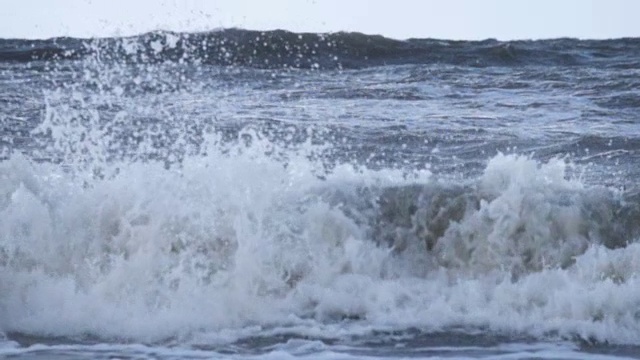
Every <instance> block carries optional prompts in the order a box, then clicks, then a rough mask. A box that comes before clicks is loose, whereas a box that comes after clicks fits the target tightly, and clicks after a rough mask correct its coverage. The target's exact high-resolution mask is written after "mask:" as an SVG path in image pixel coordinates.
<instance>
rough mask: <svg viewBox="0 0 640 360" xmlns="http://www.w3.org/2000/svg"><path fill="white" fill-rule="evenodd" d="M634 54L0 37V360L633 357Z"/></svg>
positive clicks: (637, 338)
mask: <svg viewBox="0 0 640 360" xmlns="http://www.w3.org/2000/svg"><path fill="white" fill-rule="evenodd" d="M305 44H306V45H305ZM316 45H317V46H316ZM637 47H638V40H637V39H620V40H607V41H578V40H571V39H561V40H549V41H535V42H509V43H502V42H496V41H484V42H452V41H436V40H407V41H396V40H390V39H384V38H381V37H376V36H366V35H362V34H346V33H337V34H325V35H315V34H292V33H287V32H283V31H275V32H266V33H258V32H251V31H244V30H224V31H219V32H212V33H198V34H173V33H152V34H145V35H141V36H138V37H132V38H120V39H93V40H78V39H52V40H44V41H23V40H1V41H0V54H1V55H0V58H1V59H2V60H1V61H0V84H1V85H0V104H1V105H2V106H0V354H5V355H8V356H13V355H15V354H18V353H20V352H21V351H27V352H29V351H32V352H37V351H39V350H38V349H41V348H40V347H38V346H40V345H38V346H35V347H28V346H29V345H32V344H34V343H45V344H48V345H41V346H45V347H46V346H49V347H47V349H49V350H50V351H53V353H55V352H56V351H65V349H66V348H65V346H71V347H72V348H73V349H80V350H78V351H81V352H82V351H89V352H93V351H95V352H96V353H99V354H102V355H100V356H103V355H104V352H102V353H101V351H111V350H108V349H111V347H113V346H115V347H118V346H122V347H123V348H122V349H123V350H122V351H124V353H126V354H129V353H131V354H132V355H131V357H135V356H137V355H135V354H136V352H140V354H142V353H144V354H147V355H148V356H149V357H152V356H154V355H153V353H154V351H155V350H153V349H156V348H155V346H161V347H162V346H164V347H169V348H171V349H169V350H170V351H169V350H167V351H169V353H168V355H167V357H168V358H171V357H172V356H174V355H175V352H176V351H182V349H184V348H189V349H192V350H193V351H194V352H193V353H188V354H187V353H185V354H186V355H184V356H186V357H189V356H192V357H204V356H205V355H203V354H205V353H204V352H203V353H197V351H200V350H202V351H213V352H214V353H216V354H217V355H215V356H218V357H224V354H227V353H231V354H234V355H238V354H240V355H243V354H244V355H246V354H249V355H247V356H253V355H255V354H256V353H258V354H259V355H260V356H263V355H264V356H274V357H277V356H276V355H278V354H279V355H283V354H284V355H292V354H293V355H295V356H307V355H309V354H316V355H317V354H321V355H323V356H325V355H326V356H327V357H332V356H334V355H335V356H337V357H339V356H341V354H342V355H344V354H345V353H347V354H348V355H349V356H351V355H353V356H356V355H358V354H369V355H371V356H372V357H375V356H378V355H379V353H378V352H376V351H382V350H381V349H382V348H384V349H383V350H384V351H388V352H385V354H389V355H388V356H398V357H401V356H404V357H408V356H417V355H416V354H420V355H421V356H422V355H424V356H444V357H446V356H451V353H448V352H446V351H449V350H446V349H451V347H453V348H455V349H456V350H455V351H460V352H459V353H455V354H456V356H458V355H459V356H476V355H477V354H478V353H476V352H474V351H487V353H486V354H487V357H492V356H499V355H501V354H502V355H504V354H511V355H513V353H512V350H509V349H511V348H509V349H507V350H505V348H504V347H500V346H502V345H500V344H502V343H504V342H506V343H510V344H512V343H518V344H520V345H518V346H521V347H518V349H522V354H525V355H522V356H531V352H533V353H536V354H538V355H540V356H541V357H545V356H546V357H554V356H555V357H562V356H565V357H580V356H578V355H576V353H579V354H587V353H588V352H590V351H591V352H593V351H595V352H608V353H611V352H612V351H622V350H620V349H623V350H624V349H629V354H631V355H632V356H636V355H637V353H639V350H638V349H640V312H639V311H638V309H639V305H640V280H639V279H640V263H638V261H637V259H638V258H639V257H640V243H639V242H638V240H639V239H640V187H639V186H638V182H637V179H638V178H639V177H640V167H639V166H638V164H639V162H638V161H639V160H640V128H639V126H638V124H639V123H640V122H639V121H638V112H637V109H638V101H637V99H638V98H639V96H640V93H639V91H640V90H639V89H640V82H639V80H638V79H640V76H639V75H640V67H638V66H637V64H635V63H634V61H637V56H636V55H634V54H636V52H637ZM266 60H268V61H266ZM315 64H318V65H315ZM105 342H106V343H108V344H103V343H105ZM538 342H541V343H543V344H545V345H544V346H551V345H553V346H556V345H557V346H559V347H557V348H553V349H556V350H553V349H551V350H549V349H550V348H549V347H543V348H535V349H534V347H535V346H534V345H532V343H538ZM558 342H560V345H558ZM523 343H524V345H523ZM550 343H551V345H549V344H550ZM128 344H146V345H144V346H143V345H139V347H137V346H138V345H135V346H134V345H131V346H129V345H128ZM363 344H364V345H363ZM398 344H405V345H406V346H407V348H406V349H404V350H402V349H401V348H400V347H398V346H396V345H398ZM567 344H569V345H567ZM378 345H379V347H378ZM614 345H615V346H614ZM619 345H625V346H626V347H625V346H619ZM74 346H76V347H74ZM147 346H148V347H147ZM536 346H537V345H536ZM608 346H610V347H608ZM616 346H619V347H616ZM362 347H365V349H364V350H363V349H362ZM507 347H508V346H507ZM567 347H568V348H567ZM478 348H481V350H478ZM83 349H84V350H83ZM101 349H102V350H101ZM104 349H107V350H104ZM150 349H152V350H150ZM345 349H347V350H345ZM425 349H426V350H425ZM558 349H559V350H558ZM185 351H186V350H185ZM434 351H435V352H434ZM452 351H453V350H452ZM465 351H466V352H465ZM513 351H515V350H513ZM539 351H540V352H539ZM544 351H549V352H544ZM554 351H560V352H561V353H562V354H565V355H562V356H561V355H559V353H557V352H554ZM624 351H626V350H624ZM149 354H151V355H149ZM172 354H174V355H172ZM207 354H209V353H207ZM434 354H435V355H434ZM474 354H475V355H474ZM526 354H528V355H526ZM544 354H546V355H544ZM549 354H551V355H549ZM554 354H555V355H554ZM625 354H626V353H625ZM147 355H145V356H147ZM240 355H238V356H240ZM591 355H593V354H591ZM120 356H121V357H124V356H123V354H120ZM127 356H128V355H127ZM140 356H142V355H140ZM175 356H178V355H175ZM206 356H208V355H206ZM215 356H213V355H212V357H215ZM256 356H258V355H256ZM518 356H520V355H518ZM240 357H241V356H240Z"/></svg>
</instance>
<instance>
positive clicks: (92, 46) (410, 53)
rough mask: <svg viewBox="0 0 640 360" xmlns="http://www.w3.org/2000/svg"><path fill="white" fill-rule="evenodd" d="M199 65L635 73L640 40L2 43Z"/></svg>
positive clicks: (205, 38)
mask: <svg viewBox="0 0 640 360" xmlns="http://www.w3.org/2000/svg"><path fill="white" fill-rule="evenodd" d="M98 53H99V54H100V56H102V57H103V59H104V60H112V61H115V60H119V61H128V62H156V63H161V62H183V61H187V62H194V63H200V64H213V65H233V66H251V67H257V68H267V69H281V68H310V69H336V68H344V69H357V68H364V67H370V66H382V65H408V64H423V65H424V64H449V65H460V66H477V67H485V66H518V65H540V66H553V65H563V66H602V65H605V66H610V67H614V68H636V67H638V65H639V63H638V58H640V41H639V40H638V39H633V38H628V39H615V40H586V41H585V40H576V39H556V40H537V41H507V42H504V41H497V40H485V41H448V40H435V39H409V40H406V41H400V40H394V39H389V38H385V37H382V36H373V35H365V34H361V33H344V32H339V33H327V34H312V33H304V34H298V33H292V32H288V31H284V30H274V31H250V30H241V29H225V30H220V31H214V32H205V33H173V32H152V33H147V34H143V35H139V36H133V37H127V38H104V39H76V38H54V39H49V40H32V41H30V40H10V39H0V61H3V62H28V61H33V60H54V59H82V58H85V57H87V56H95V55H96V54H98Z"/></svg>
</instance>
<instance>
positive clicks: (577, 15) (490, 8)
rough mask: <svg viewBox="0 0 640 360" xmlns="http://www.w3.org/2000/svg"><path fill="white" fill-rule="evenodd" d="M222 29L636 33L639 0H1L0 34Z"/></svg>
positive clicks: (464, 35) (506, 35)
mask: <svg viewBox="0 0 640 360" xmlns="http://www.w3.org/2000/svg"><path fill="white" fill-rule="evenodd" d="M221 27H242V28H247V29H257V30H269V29H277V28H280V29H287V30H292V31H309V32H333V31H360V32H364V33H370V34H382V35H385V36H388V37H393V38H399V39H405V38H409V37H430V38H442V39H485V38H497V39H500V40H509V39H539V38H555V37H578V38H598V39H602V38H615V37H640V1H638V0H439V1H429V0H8V1H4V2H3V4H2V8H1V10H0V37H2V38H48V37H54V36H76V37H92V36H113V35H131V34H136V33H142V32H146V31H151V30H158V29H164V30H174V31H202V30H211V29H216V28H221Z"/></svg>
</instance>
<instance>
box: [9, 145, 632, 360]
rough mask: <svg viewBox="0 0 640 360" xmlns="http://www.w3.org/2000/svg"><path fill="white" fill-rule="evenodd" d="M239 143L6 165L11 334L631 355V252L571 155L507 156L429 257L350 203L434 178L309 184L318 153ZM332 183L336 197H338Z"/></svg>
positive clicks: (338, 177)
mask: <svg viewBox="0 0 640 360" xmlns="http://www.w3.org/2000/svg"><path fill="white" fill-rule="evenodd" d="M244 135H248V136H250V137H252V138H253V141H252V142H251V145H249V146H245V145H239V144H237V143H236V144H235V145H221V143H220V142H219V141H217V140H216V138H215V137H214V138H212V140H211V141H210V142H209V143H210V144H211V145H209V147H208V148H207V150H206V151H203V152H202V153H203V154H205V153H206V155H198V156H191V157H187V158H186V159H185V160H184V161H183V162H182V164H181V166H180V167H173V168H169V169H167V168H166V166H165V164H160V163H156V162H154V161H134V162H122V161H120V162H117V163H115V164H114V163H107V162H105V163H104V164H102V165H103V166H104V168H108V170H109V171H105V172H104V173H105V174H109V175H108V176H98V177H95V176H94V174H95V172H90V173H85V172H83V171H84V170H86V169H87V168H86V167H85V165H86V164H85V163H82V162H79V163H75V164H68V163H67V164H66V165H67V166H62V165H60V164H52V163H36V162H34V161H32V160H30V159H29V158H27V157H24V156H21V155H12V156H11V158H10V159H9V160H7V161H4V162H2V163H0V268H2V271H1V272H0V329H1V330H3V331H4V332H22V333H27V334H38V335H47V336H72V337H73V336H82V335H92V336H97V337H99V338H103V339H122V338H126V339H132V340H135V341H142V342H147V341H162V340H163V339H169V338H174V339H175V338H178V339H183V340H184V341H194V342H198V341H207V342H209V343H211V342H215V341H221V342H228V341H234V340H236V339H238V338H242V337H246V336H253V335H258V334H265V333H272V334H275V333H278V332H281V333H285V332H294V333H299V334H301V335H311V336H319V337H335V336H340V335H349V334H352V335H353V334H364V333H367V332H368V331H371V330H374V329H382V330H393V329H405V328H409V327H415V328H419V329H422V330H425V331H435V330H446V329H449V328H478V327H481V328H486V329H490V330H494V331H497V332H507V333H512V332H517V333H524V334H529V335H533V336H548V335H550V334H552V335H554V336H561V337H568V338H572V337H579V338H584V339H592V340H598V341H607V342H612V343H631V344H639V343H640V314H639V313H638V311H637V309H638V305H639V304H640V283H639V280H638V276H637V275H638V273H639V271H640V265H638V264H637V261H635V259H637V258H638V257H640V245H638V244H635V243H632V244H629V245H628V246H626V247H622V248H617V249H611V248H608V247H606V246H604V245H602V243H601V242H599V241H598V237H597V236H595V235H594V234H592V233H589V231H587V230H588V226H587V225H588V222H589V221H590V219H589V218H588V217H586V216H585V210H584V208H585V206H586V205H585V204H587V205H588V202H589V201H591V202H593V201H598V199H600V198H601V197H604V196H605V194H609V193H608V192H607V190H605V189H594V188H591V189H589V188H585V187H584V186H583V185H582V183H581V182H580V181H578V180H576V179H570V178H568V176H567V168H566V167H567V164H566V162H565V161H563V160H551V161H549V162H548V163H539V162H536V161H534V160H532V159H529V158H527V157H522V156H514V155H509V156H505V155H498V156H496V157H495V158H493V159H492V160H491V161H490V162H489V164H488V166H487V168H486V170H485V172H484V175H483V176H482V177H481V178H480V179H479V180H478V181H477V182H475V183H474V185H473V186H471V187H470V189H471V190H472V191H475V192H476V194H478V195H477V196H478V197H479V199H480V200H479V202H478V206H477V207H470V208H468V209H467V210H466V211H465V214H464V216H463V217H462V218H460V219H459V220H456V221H453V220H452V221H451V223H450V226H449V227H448V228H447V230H446V231H445V232H444V233H443V235H442V237H440V238H439V240H438V241H437V243H436V244H435V247H434V248H433V249H432V250H430V251H428V250H427V249H426V248H425V245H424V243H421V242H416V243H413V244H411V246H409V247H407V250H405V251H391V250H390V249H389V248H388V247H386V246H384V245H383V244H379V242H376V241H373V240H372V239H371V236H372V234H371V231H370V229H369V228H368V226H369V225H367V221H366V220H367V218H368V217H369V218H370V217H371V216H375V214H374V215H372V212H371V211H373V210H370V209H369V210H367V211H369V212H367V211H364V210H363V211H360V210H358V209H359V208H358V207H350V205H349V204H348V201H349V199H350V198H357V197H358V196H362V195H361V193H359V192H358V191H359V190H358V189H363V188H371V189H374V188H378V189H379V188H385V187H401V186H406V185H409V184H422V185H428V184H434V183H436V182H437V180H433V179H432V177H431V175H430V174H429V173H423V174H420V173H417V174H414V176H410V177H407V175H406V174H405V173H403V172H402V171H399V170H398V171H396V170H381V171H373V170H367V169H362V168H355V167H353V166H351V165H348V164H345V165H338V166H337V167H335V168H334V169H333V170H332V171H330V172H329V173H326V174H325V173H323V174H322V176H318V175H320V174H319V173H321V172H322V171H323V170H321V169H322V166H321V164H320V163H319V162H318V161H314V160H310V159H311V158H313V156H310V154H312V153H313V152H314V151H317V150H318V149H317V148H315V147H314V146H312V145H311V144H310V143H305V144H302V145H300V146H299V147H298V148H297V149H293V148H290V147H286V148H278V146H277V145H275V144H272V143H270V142H269V141H268V140H265V139H260V137H259V136H257V135H256V134H253V133H247V134H244ZM95 140H96V141H98V140H99V137H97V138H96V139H95ZM274 153H279V154H281V155H282V156H273V155H270V156H267V155H265V154H274ZM92 161H93V162H92V166H93V165H95V158H93V159H92ZM336 189H337V190H339V192H341V193H342V194H346V195H345V196H344V200H343V201H335V199H330V197H328V196H327V194H328V193H331V192H332V191H334V192H335V191H336ZM374 194H375V193H374ZM372 196H373V195H372ZM594 199H595V200H594ZM369 200H370V201H371V202H373V203H375V202H376V198H375V196H374V197H373V198H372V199H369ZM358 211H360V212H358ZM374 212H375V211H374ZM418 214H419V212H418ZM362 219H365V221H363V220H362ZM369 220H370V219H369ZM414 221H418V220H416V219H414ZM585 228H587V230H585ZM627 240H628V241H632V240H633V239H627ZM345 319H350V320H348V321H345ZM274 356H275V355H274Z"/></svg>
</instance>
